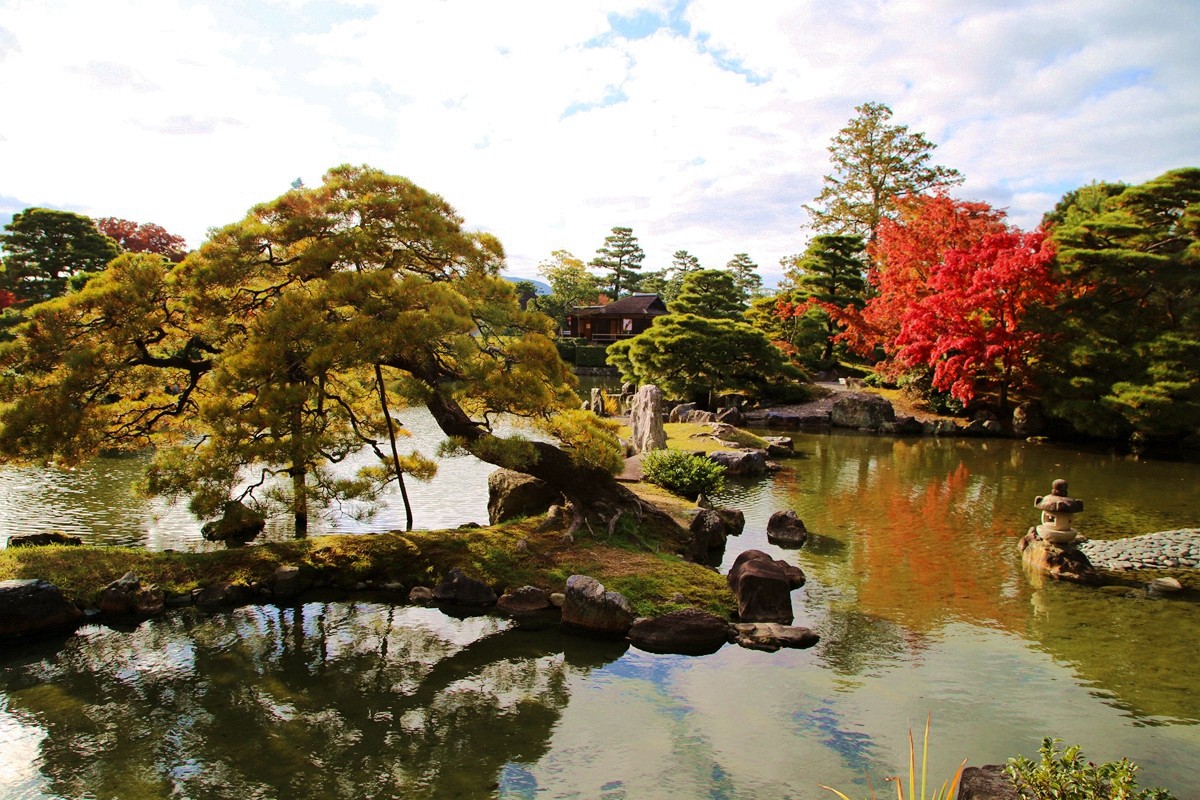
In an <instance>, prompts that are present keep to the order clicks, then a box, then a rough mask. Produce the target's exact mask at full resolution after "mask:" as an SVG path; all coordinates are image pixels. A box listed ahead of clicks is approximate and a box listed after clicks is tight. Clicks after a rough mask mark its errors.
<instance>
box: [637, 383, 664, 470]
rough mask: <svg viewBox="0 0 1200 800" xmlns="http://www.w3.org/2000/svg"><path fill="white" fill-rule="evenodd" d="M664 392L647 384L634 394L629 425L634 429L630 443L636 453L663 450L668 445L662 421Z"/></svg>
mask: <svg viewBox="0 0 1200 800" xmlns="http://www.w3.org/2000/svg"><path fill="white" fill-rule="evenodd" d="M662 405H663V403H662V392H661V391H659V389H658V387H657V386H655V385H654V384H652V383H650V384H646V385H645V386H643V387H642V388H640V389H638V390H637V394H635V395H634V396H633V405H632V406H631V407H630V409H629V427H630V428H632V429H633V435H632V436H631V437H630V444H631V446H632V447H633V452H634V453H646V452H649V451H650V450H662V449H663V448H664V447H666V446H667V432H666V431H665V430H663V422H662Z"/></svg>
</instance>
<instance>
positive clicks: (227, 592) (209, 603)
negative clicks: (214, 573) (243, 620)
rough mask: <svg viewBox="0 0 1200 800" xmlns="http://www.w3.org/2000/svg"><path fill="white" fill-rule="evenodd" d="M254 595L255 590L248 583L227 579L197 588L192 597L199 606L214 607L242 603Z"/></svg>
mask: <svg viewBox="0 0 1200 800" xmlns="http://www.w3.org/2000/svg"><path fill="white" fill-rule="evenodd" d="M252 596H253V592H252V591H251V589H250V587H249V586H247V585H246V584H244V583H234V582H233V581H225V582H223V583H214V584H213V585H211V586H205V587H204V588H203V589H198V590H196V592H194V593H193V598H192V599H193V600H194V601H195V603H196V605H198V606H205V607H208V608H214V607H216V606H236V605H241V604H242V603H245V602H246V601H247V600H249V599H250V598H251V597H252Z"/></svg>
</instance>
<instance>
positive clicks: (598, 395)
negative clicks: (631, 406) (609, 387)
mask: <svg viewBox="0 0 1200 800" xmlns="http://www.w3.org/2000/svg"><path fill="white" fill-rule="evenodd" d="M588 409H589V410H590V411H591V412H592V413H593V414H595V415H596V416H598V417H604V416H607V414H605V412H604V391H603V390H602V389H600V388H599V387H593V388H592V396H591V399H590V402H589V403H588Z"/></svg>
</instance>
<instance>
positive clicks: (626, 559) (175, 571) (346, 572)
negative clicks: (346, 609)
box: [0, 517, 734, 617]
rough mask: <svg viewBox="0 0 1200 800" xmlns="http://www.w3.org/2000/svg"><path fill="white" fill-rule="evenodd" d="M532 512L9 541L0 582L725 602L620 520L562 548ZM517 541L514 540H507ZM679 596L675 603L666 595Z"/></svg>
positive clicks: (657, 603) (692, 569) (92, 598)
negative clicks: (592, 591)
mask: <svg viewBox="0 0 1200 800" xmlns="http://www.w3.org/2000/svg"><path fill="white" fill-rule="evenodd" d="M540 522H541V519H540V518H537V519H531V520H523V521H519V522H513V523H507V524H504V525H500V526H496V527H490V528H477V529H467V530H460V529H455V530H446V531H412V532H409V533H401V532H392V533H384V534H377V535H341V536H321V537H314V538H312V539H301V540H294V541H288V542H270V543H266V544H261V545H255V546H251V547H241V548H234V549H230V550H222V551H216V552H210V553H160V552H150V551H146V550H141V549H136V548H121V547H86V546H85V547H64V546H60V545H52V546H48V547H20V548H9V549H6V550H0V580H8V579H10V578H41V579H44V580H47V581H49V582H50V583H53V584H54V585H56V586H58V587H59V589H61V590H62V592H63V594H64V596H66V597H67V599H69V600H71V601H73V602H75V603H77V604H78V605H80V606H91V605H95V604H96V602H97V599H98V598H99V595H100V592H101V591H102V590H103V589H104V587H105V586H107V585H108V584H109V583H111V582H112V581H115V580H116V579H118V578H120V577H121V576H122V575H124V574H125V573H126V572H133V573H134V574H136V575H137V576H138V577H139V578H140V579H141V581H142V582H143V584H147V583H151V584H156V585H158V586H159V587H161V588H162V589H163V590H164V591H165V592H166V593H167V595H168V596H179V595H184V594H188V593H190V592H191V591H192V590H194V589H197V588H200V587H203V586H208V585H215V584H220V583H225V582H232V583H240V584H244V585H247V586H252V587H258V586H266V587H270V585H271V581H272V576H273V575H274V572H275V570H276V569H277V568H278V567H281V566H285V565H294V566H298V567H300V569H301V572H302V574H305V575H307V576H308V577H309V578H311V579H313V580H314V581H320V582H323V583H327V584H329V585H333V586H340V587H344V588H347V589H352V588H355V587H356V586H357V585H358V584H360V583H361V584H369V585H382V584H385V583H399V584H401V585H403V586H404V587H405V588H406V589H407V588H411V587H413V586H433V585H436V584H437V583H438V582H439V581H440V580H441V579H442V578H443V577H444V576H445V575H446V573H447V572H449V571H450V570H451V569H455V568H457V569H461V570H462V571H463V572H464V573H466V574H467V575H470V576H471V577H474V578H477V579H479V580H482V581H484V582H485V583H487V584H488V585H490V586H491V587H492V588H493V589H496V590H497V591H498V592H502V591H503V590H505V589H515V588H518V587H520V586H524V585H532V586H539V587H541V588H544V589H547V590H550V591H562V589H563V586H564V584H565V583H566V579H567V578H568V577H569V576H570V575H573V574H577V573H578V574H586V575H591V576H592V577H594V578H596V579H597V580H598V581H600V582H601V583H603V584H604V585H605V586H606V587H607V588H610V589H615V590H617V591H620V592H621V593H622V594H624V595H625V596H626V598H627V599H628V600H629V602H630V604H631V605H633V607H634V609H635V610H636V611H637V612H638V613H639V614H641V615H645V616H651V615H655V614H659V613H665V612H666V611H672V610H676V609H678V608H680V607H686V606H689V605H692V606H696V607H699V608H703V609H705V610H708V611H712V612H713V613H716V614H719V615H721V616H724V617H728V616H730V615H731V613H732V612H733V609H734V603H733V596H732V594H731V593H730V592H729V589H728V588H727V587H726V585H725V581H724V579H722V578H721V577H720V576H719V575H717V574H716V573H714V572H712V571H711V570H709V569H707V568H706V567H703V566H701V565H698V564H692V563H690V562H686V561H684V560H683V559H682V558H680V557H679V556H678V555H676V554H675V553H676V551H677V550H678V549H679V548H680V546H681V543H680V542H678V541H673V540H671V539H669V538H664V537H663V536H662V535H661V533H659V532H656V531H654V530H653V529H649V528H646V527H643V526H639V525H637V524H636V523H635V521H634V519H633V518H632V517H630V518H623V519H622V520H620V521H619V522H618V524H617V525H616V526H614V530H613V531H612V533H611V534H610V533H609V531H608V529H607V528H606V527H605V528H600V527H594V528H591V529H589V528H583V529H581V530H580V531H577V532H576V534H575V542H574V543H573V544H565V543H564V542H563V541H562V538H563V530H562V529H550V530H540ZM522 541H523V542H524V545H523V546H519V544H518V543H520V542H522ZM677 594H678V595H682V596H683V598H685V602H684V603H682V604H681V603H679V602H677V601H676V600H675V599H674V598H675V596H676V595H677Z"/></svg>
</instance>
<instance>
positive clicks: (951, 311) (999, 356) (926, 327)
mask: <svg viewBox="0 0 1200 800" xmlns="http://www.w3.org/2000/svg"><path fill="white" fill-rule="evenodd" d="M1053 262H1054V247H1053V244H1052V243H1051V242H1049V241H1047V240H1046V238H1045V235H1044V234H1043V233H1042V232H1041V231H1037V232H1034V233H1022V232H1021V231H1018V230H1008V231H1005V232H1003V233H992V234H988V235H987V236H985V237H984V238H983V239H982V240H981V241H979V242H978V243H976V244H975V245H974V246H973V247H970V248H969V249H963V250H949V251H947V252H946V253H945V254H944V256H943V258H942V263H941V264H938V265H937V266H935V267H934V269H933V270H932V272H931V273H930V275H929V279H928V281H927V282H926V286H927V288H928V289H929V292H928V294H926V295H925V296H923V297H922V298H920V299H919V300H917V301H916V302H914V303H911V304H910V305H909V307H908V310H907V311H906V312H905V313H904V315H903V316H902V318H901V328H900V333H899V335H898V336H897V337H896V340H895V343H896V346H897V348H898V349H897V351H896V356H895V358H896V361H897V362H899V363H900V364H901V365H904V366H908V367H912V366H929V367H932V368H933V386H934V388H936V389H939V390H941V391H945V392H949V393H950V394H951V395H952V396H953V397H955V398H956V399H958V400H960V401H962V402H963V403H967V402H970V401H971V400H972V399H973V398H974V397H975V395H976V393H977V390H978V387H979V385H980V384H981V383H990V384H994V385H995V386H996V388H997V389H998V391H999V400H1000V407H1001V409H1004V408H1007V406H1008V396H1009V392H1010V390H1012V389H1019V388H1024V387H1025V386H1027V384H1028V379H1029V374H1030V372H1031V366H1032V364H1033V362H1034V361H1035V359H1036V358H1037V356H1038V354H1039V351H1040V348H1041V346H1042V344H1043V343H1044V341H1045V340H1046V334H1045V333H1044V332H1042V331H1040V330H1037V329H1035V328H1031V327H1030V326H1029V314H1030V311H1031V310H1033V309H1034V308H1036V307H1039V306H1048V305H1051V304H1053V303H1054V302H1055V300H1056V299H1057V297H1058V295H1059V286H1058V285H1057V284H1056V283H1055V282H1054V280H1053V279H1052V277H1051V265H1052V264H1053Z"/></svg>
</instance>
